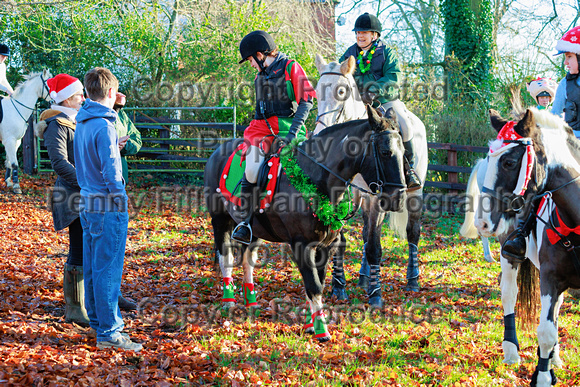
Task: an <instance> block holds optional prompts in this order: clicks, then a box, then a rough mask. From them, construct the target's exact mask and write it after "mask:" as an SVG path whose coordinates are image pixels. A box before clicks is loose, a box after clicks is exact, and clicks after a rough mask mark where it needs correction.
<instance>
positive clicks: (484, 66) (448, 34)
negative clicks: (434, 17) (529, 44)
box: [441, 0, 494, 102]
mask: <svg viewBox="0 0 580 387" xmlns="http://www.w3.org/2000/svg"><path fill="white" fill-rule="evenodd" d="M441 12H442V14H443V24H444V29H445V56H446V63H447V66H448V68H447V71H448V75H449V82H450V83H451V87H452V89H451V90H452V93H451V95H452V98H454V99H455V100H457V101H464V100H465V97H467V98H468V100H469V101H470V102H475V101H477V100H485V99H486V98H487V96H488V95H489V93H490V92H491V91H492V90H493V83H492V70H493V57H492V48H493V44H494V42H493V36H492V33H493V15H492V7H491V0H471V1H470V0H444V1H442V3H441ZM455 62H456V63H455Z"/></svg>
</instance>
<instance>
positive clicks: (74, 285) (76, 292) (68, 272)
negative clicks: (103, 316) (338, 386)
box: [63, 263, 89, 326]
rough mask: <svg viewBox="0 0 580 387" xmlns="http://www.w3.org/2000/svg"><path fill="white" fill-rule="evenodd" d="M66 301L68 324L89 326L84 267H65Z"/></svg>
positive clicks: (64, 286) (67, 265) (65, 314)
mask: <svg viewBox="0 0 580 387" xmlns="http://www.w3.org/2000/svg"><path fill="white" fill-rule="evenodd" d="M63 289H64V300H65V313H64V318H65V321H66V322H75V323H77V324H79V325H81V326H89V316H88V315H87V310H86V309H85V286H84V280H83V267H82V266H73V265H69V264H68V263H66V264H65V265H64V279H63Z"/></svg>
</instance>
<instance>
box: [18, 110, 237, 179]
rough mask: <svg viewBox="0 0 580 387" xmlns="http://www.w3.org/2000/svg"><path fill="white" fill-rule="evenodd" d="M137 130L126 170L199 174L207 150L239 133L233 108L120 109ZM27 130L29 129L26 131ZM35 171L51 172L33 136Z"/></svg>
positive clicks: (130, 171) (44, 153) (40, 145)
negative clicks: (139, 142) (138, 139)
mask: <svg viewBox="0 0 580 387" xmlns="http://www.w3.org/2000/svg"><path fill="white" fill-rule="evenodd" d="M123 110H124V111H125V113H127V115H128V116H129V118H130V119H131V121H133V123H134V124H135V126H136V127H137V129H139V131H140V132H141V140H142V142H143V144H142V147H141V150H140V151H139V153H137V154H136V155H133V156H128V157H127V164H128V167H129V173H189V174H196V175H203V169H204V167H205V163H206V162H207V159H208V157H209V156H210V155H211V153H212V152H213V151H214V150H215V149H216V148H217V147H218V146H219V145H220V144H221V143H223V142H224V141H226V140H228V139H231V138H235V137H236V136H237V135H239V134H241V133H243V130H244V128H245V127H240V126H238V125H237V122H236V108H235V106H234V107H147V108H139V107H135V108H133V107H128V108H124V109H123ZM29 131H30V130H29ZM36 141H37V143H36V144H35V145H36V146H35V148H36V151H37V152H36V160H37V163H35V164H36V165H37V170H38V172H39V173H42V172H52V167H51V165H50V160H49V159H48V153H47V151H46V148H45V147H44V141H43V140H40V139H36Z"/></svg>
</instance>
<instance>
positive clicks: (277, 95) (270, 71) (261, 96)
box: [254, 54, 298, 120]
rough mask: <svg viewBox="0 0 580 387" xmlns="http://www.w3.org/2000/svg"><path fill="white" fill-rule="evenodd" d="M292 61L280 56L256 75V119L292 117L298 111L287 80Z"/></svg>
mask: <svg viewBox="0 0 580 387" xmlns="http://www.w3.org/2000/svg"><path fill="white" fill-rule="evenodd" d="M278 55H281V54H278ZM290 62H291V60H290V59H288V58H279V60H276V61H274V62H273V63H272V64H271V65H270V66H268V67H267V68H266V70H265V71H262V72H260V73H259V74H258V76H257V77H256V80H255V81H254V86H255V88H256V115H255V117H254V118H255V119H257V120H263V119H266V118H270V117H273V116H276V117H292V116H294V113H296V109H297V108H298V103H297V102H296V100H295V99H293V98H291V97H290V95H289V91H288V87H287V82H286V67H287V65H288V64H289V63H290Z"/></svg>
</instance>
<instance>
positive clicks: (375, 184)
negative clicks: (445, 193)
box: [296, 131, 407, 196]
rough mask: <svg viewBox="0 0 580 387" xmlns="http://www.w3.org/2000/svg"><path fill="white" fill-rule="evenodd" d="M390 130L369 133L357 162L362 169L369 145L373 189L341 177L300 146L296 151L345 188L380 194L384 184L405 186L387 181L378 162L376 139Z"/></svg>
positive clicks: (370, 185)
mask: <svg viewBox="0 0 580 387" xmlns="http://www.w3.org/2000/svg"><path fill="white" fill-rule="evenodd" d="M389 134H390V132H389V131H382V132H379V133H372V134H371V138H370V141H368V142H367V145H366V146H365V150H364V153H363V157H362V159H361V161H360V163H359V169H362V165H363V163H364V161H365V159H366V157H367V154H368V149H369V147H371V148H372V153H373V158H374V160H375V172H376V176H377V181H374V182H371V183H368V186H369V188H371V187H376V189H375V190H372V189H371V190H370V191H369V190H367V189H365V188H363V187H359V186H358V185H356V184H354V183H353V182H352V179H350V180H345V179H344V178H342V177H341V176H339V175H338V174H337V173H336V172H334V171H332V170H331V169H330V168H328V167H327V166H326V165H324V164H322V163H320V162H318V161H317V160H316V159H315V158H314V157H312V156H310V155H309V154H308V153H306V151H305V150H304V149H302V148H300V147H296V149H297V151H298V152H299V153H300V154H302V155H303V156H305V157H306V158H307V159H309V160H310V161H312V162H313V163H314V164H316V165H317V166H319V167H320V168H322V169H324V170H325V171H327V172H328V173H330V174H331V175H333V176H334V177H336V178H337V179H339V180H340V181H342V182H343V183H344V184H345V186H346V188H349V187H353V188H356V189H358V190H359V191H361V192H363V193H366V194H368V195H373V196H375V195H380V194H382V192H383V187H386V186H391V187H399V188H401V189H404V188H407V186H406V185H404V184H398V183H391V182H389V181H387V178H386V173H385V170H384V168H383V165H382V163H381V162H380V161H381V160H380V156H379V152H378V147H377V140H379V139H380V138H381V137H382V136H386V135H389Z"/></svg>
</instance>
